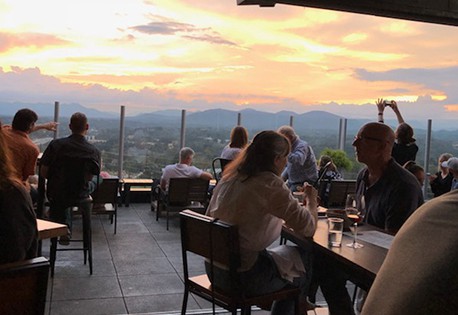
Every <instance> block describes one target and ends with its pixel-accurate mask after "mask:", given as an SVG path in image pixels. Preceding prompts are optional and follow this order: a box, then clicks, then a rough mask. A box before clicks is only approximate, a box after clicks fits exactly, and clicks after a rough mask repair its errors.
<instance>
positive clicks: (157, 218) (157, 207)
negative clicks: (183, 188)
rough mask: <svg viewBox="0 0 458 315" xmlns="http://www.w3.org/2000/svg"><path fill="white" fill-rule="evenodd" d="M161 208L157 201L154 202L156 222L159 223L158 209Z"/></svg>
mask: <svg viewBox="0 0 458 315" xmlns="http://www.w3.org/2000/svg"><path fill="white" fill-rule="evenodd" d="M160 206H161V204H160V203H159V199H157V201H156V221H159V212H160V210H159V207H160Z"/></svg>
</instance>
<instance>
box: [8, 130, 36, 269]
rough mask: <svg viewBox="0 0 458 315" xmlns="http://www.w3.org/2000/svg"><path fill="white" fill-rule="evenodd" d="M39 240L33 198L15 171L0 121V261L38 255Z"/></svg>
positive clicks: (17, 259) (18, 259)
mask: <svg viewBox="0 0 458 315" xmlns="http://www.w3.org/2000/svg"><path fill="white" fill-rule="evenodd" d="M37 239H38V232H37V222H36V218H35V212H34V211H33V206H32V199H31V198H30V194H29V192H28V191H27V190H26V188H25V186H24V185H23V184H22V182H21V180H20V179H19V178H18V177H17V175H16V173H15V172H14V171H13V166H12V163H11V157H10V153H9V150H8V147H7V145H6V143H5V138H4V134H3V131H2V128H1V122H0V248H1V250H0V264H3V263H8V262H14V261H20V260H24V259H30V258H33V257H36V254H37V244H38V243H37Z"/></svg>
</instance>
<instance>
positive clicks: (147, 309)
mask: <svg viewBox="0 0 458 315" xmlns="http://www.w3.org/2000/svg"><path fill="white" fill-rule="evenodd" d="M165 223H166V222H165V219H159V221H158V222H156V219H155V212H151V210H150V207H149V204H146V203H145V204H131V205H130V207H120V208H119V210H118V228H117V234H116V235H115V234H113V225H111V224H110V221H109V220H108V218H107V217H106V216H99V217H97V216H93V218H92V231H93V257H94V258H93V259H94V262H93V268H94V269H93V275H89V267H88V266H87V265H84V264H83V254H82V251H64V252H58V253H57V260H56V267H55V275H54V278H51V279H50V281H49V285H48V299H47V305H46V314H49V315H60V314H65V315H88V314H89V315H97V314H158V315H159V314H179V313H180V310H181V302H182V298H183V279H182V277H183V275H182V261H181V243H180V234H179V220H178V218H177V217H172V218H171V220H170V230H169V231H167V230H166V227H165ZM80 229H81V227H80V220H78V219H76V220H75V222H74V228H73V238H78V236H79V235H80ZM73 244H74V243H73ZM73 244H72V245H70V246H74V245H73ZM59 247H63V246H59ZM43 256H45V257H49V241H44V242H43ZM190 263H191V268H190V272H191V273H192V274H199V273H203V272H204V267H203V262H202V261H201V260H198V259H191V262H190ZM319 302H320V301H319ZM321 303H323V301H321ZM187 310H188V311H187V314H210V313H211V304H210V303H208V302H206V301H204V300H202V299H200V298H198V297H195V296H192V295H191V297H190V298H189V299H188V308H187ZM219 313H224V312H223V310H221V309H220V310H219ZM253 313H255V314H256V315H265V314H269V312H265V311H256V312H253ZM317 313H318V315H325V314H327V309H326V308H320V309H318V311H317ZM310 314H313V313H310Z"/></svg>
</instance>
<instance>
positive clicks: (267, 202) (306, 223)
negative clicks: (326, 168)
mask: <svg viewBox="0 0 458 315" xmlns="http://www.w3.org/2000/svg"><path fill="white" fill-rule="evenodd" d="M289 152H290V144H289V141H288V139H286V138H285V137H284V136H283V135H281V134H279V133H277V132H275V131H263V132H260V133H258V134H257V135H256V136H255V137H254V139H253V141H252V142H251V144H250V145H249V146H248V147H246V148H245V150H243V151H242V152H241V153H240V154H239V156H238V157H237V158H236V159H235V160H234V161H233V162H232V163H231V164H229V165H228V166H227V169H226V170H225V172H224V175H223V178H222V180H221V181H220V182H219V183H218V185H217V186H216V188H215V190H214V191H213V197H212V199H211V201H210V204H209V206H208V209H207V215H210V216H212V217H214V218H218V219H220V220H222V221H225V222H227V223H230V224H233V225H236V226H238V231H239V240H240V251H241V266H240V269H239V273H240V279H241V287H243V288H244V290H245V292H244V293H245V294H246V295H248V296H249V295H254V294H262V293H268V292H273V291H276V290H279V289H281V288H283V287H285V286H286V285H288V284H291V283H292V284H293V285H296V286H298V287H300V288H301V292H302V295H303V296H302V297H303V298H302V299H301V302H302V303H301V307H304V306H305V303H306V295H307V291H308V287H309V283H310V279H311V271H310V268H311V251H309V250H304V249H301V248H298V247H296V246H286V245H283V246H279V247H276V248H269V250H267V247H268V246H269V245H271V244H272V242H274V241H275V240H277V239H278V238H279V236H280V233H281V229H282V226H283V222H285V224H286V225H288V226H290V227H291V228H293V229H294V230H295V231H296V232H297V233H299V234H302V235H304V236H306V237H310V236H313V234H314V233H315V229H316V222H317V192H316V190H315V189H314V188H313V187H312V186H310V185H308V184H305V186H304V190H305V203H306V205H305V206H303V205H302V204H300V203H299V202H298V200H297V199H295V198H294V197H293V196H292V194H291V191H290V190H289V189H288V187H287V186H286V185H285V183H284V182H283V180H282V178H281V172H282V171H283V169H284V168H285V165H286V161H287V157H288V154H289ZM282 261H283V263H282ZM285 261H287V262H289V263H288V264H284V262H285ZM286 265H288V266H286ZM213 275H214V276H213V277H214V283H213V284H214V285H215V286H217V287H220V288H221V289H223V290H224V289H227V288H228V286H229V283H230V279H229V273H228V271H227V270H226V268H224V266H222V267H221V268H216V271H215V273H214V274H213ZM293 310H294V301H290V300H286V301H276V302H275V303H274V305H273V307H272V314H281V315H287V314H293Z"/></svg>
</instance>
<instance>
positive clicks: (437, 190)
mask: <svg viewBox="0 0 458 315" xmlns="http://www.w3.org/2000/svg"><path fill="white" fill-rule="evenodd" d="M451 157H452V155H451V154H450V153H442V154H441V155H440V156H439V159H438V166H437V172H436V174H434V175H430V176H429V184H430V185H431V191H432V192H433V194H434V197H439V196H440V195H443V194H445V193H447V192H449V191H450V189H451V188H452V180H453V175H452V174H451V173H450V172H449V171H448V167H445V166H442V163H444V162H446V161H448V159H450V158H451Z"/></svg>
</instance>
